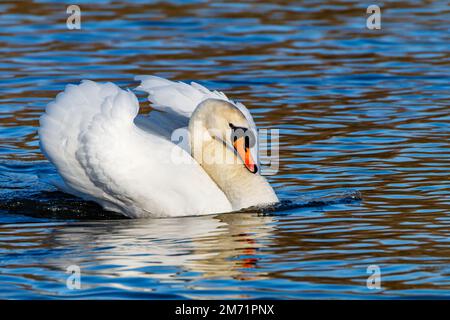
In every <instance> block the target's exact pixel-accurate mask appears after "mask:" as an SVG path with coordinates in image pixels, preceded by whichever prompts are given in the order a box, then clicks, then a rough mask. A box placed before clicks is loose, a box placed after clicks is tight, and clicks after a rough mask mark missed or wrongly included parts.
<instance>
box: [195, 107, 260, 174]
mask: <svg viewBox="0 0 450 320" xmlns="http://www.w3.org/2000/svg"><path fill="white" fill-rule="evenodd" d="M189 131H190V132H191V137H193V141H192V142H191V143H192V144H191V150H192V151H193V156H194V158H196V160H198V157H199V156H203V154H198V152H196V151H198V146H204V145H205V144H210V143H212V144H215V145H216V146H217V143H219V145H221V147H222V150H225V152H224V153H222V155H223V160H224V161H230V160H232V161H235V162H236V160H237V163H234V164H236V165H238V166H240V167H242V166H245V168H246V169H247V170H248V171H249V172H250V173H253V174H254V173H257V172H258V164H257V149H256V147H257V143H256V127H255V125H254V122H253V119H252V118H251V115H250V113H248V111H247V110H246V109H245V110H243V109H241V108H239V107H238V106H236V105H234V104H232V103H230V102H227V101H225V100H219V99H207V100H205V101H203V102H202V103H200V104H199V105H198V106H197V108H196V110H195V111H194V113H193V114H192V116H191V120H190V122H189ZM200 132H201V133H202V134H201V135H199V134H198V133H200ZM216 149H217V147H216ZM227 153H228V155H229V154H230V153H231V154H234V157H227ZM217 158H218V157H217V154H215V160H217ZM226 163H228V164H230V162H226Z"/></svg>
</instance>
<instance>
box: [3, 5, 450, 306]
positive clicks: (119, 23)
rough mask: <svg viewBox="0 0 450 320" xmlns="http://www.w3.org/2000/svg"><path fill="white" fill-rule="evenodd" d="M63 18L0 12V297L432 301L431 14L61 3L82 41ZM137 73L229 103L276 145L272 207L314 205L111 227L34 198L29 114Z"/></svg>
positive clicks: (435, 146) (444, 71)
mask: <svg viewBox="0 0 450 320" xmlns="http://www.w3.org/2000/svg"><path fill="white" fill-rule="evenodd" d="M68 4H72V1H69V2H66V3H64V2H62V1H54V2H52V1H35V2H32V1H2V3H1V4H0V12H1V13H2V14H1V19H0V30H2V31H1V33H0V43H1V46H0V81H1V88H2V90H1V92H2V94H1V95H0V139H1V140H0V198H1V205H0V298H20V299H23V298H195V299H200V298H214V299H216V298H388V297H449V295H450V267H449V262H450V215H449V213H450V179H449V172H450V161H449V160H450V147H449V145H450V144H449V142H450V139H449V138H450V125H449V124H450V111H449V110H450V109H449V107H450V106H449V105H450V103H449V102H450V99H449V89H450V85H449V82H450V81H449V80H450V79H449V78H450V77H449V74H450V63H449V62H450V50H449V49H450V45H449V43H450V42H449V41H450V39H449V34H450V32H449V31H450V30H449V29H450V28H449V24H448V21H449V20H450V19H449V18H450V13H449V9H448V3H447V1H413V0H410V1H395V2H394V1H384V2H383V4H382V29H381V30H368V29H366V17H367V15H366V13H365V11H366V8H367V6H368V5H369V4H373V1H370V3H369V2H367V3H364V2H363V1H328V2H327V4H325V2H324V3H322V4H321V3H320V2H318V1H313V2H310V1H267V0H265V1H248V0H247V1H240V2H239V4H237V3H233V2H224V3H219V2H217V1H214V2H208V1H170V2H160V3H156V2H155V3H150V4H149V3H148V1H141V2H137V1H136V2H132V3H125V2H120V1H114V2H109V1H102V2H98V3H96V4H93V1H77V4H79V5H80V7H81V9H82V29H81V30H67V28H66V24H65V20H66V17H67V14H66V6H67V5H68ZM138 74H157V75H160V76H163V77H167V78H170V79H177V80H196V81H198V82H200V83H202V84H204V85H206V86H208V87H211V88H214V89H219V90H222V91H225V92H226V93H227V94H228V95H229V96H230V97H232V98H233V99H236V100H240V101H242V102H244V103H245V104H246V105H247V106H248V107H249V109H250V110H251V111H252V113H253V115H254V118H255V120H256V122H257V124H258V126H259V127H260V128H279V129H280V133H281V150H280V156H281V165H280V170H279V172H278V174H277V175H274V176H270V177H269V180H270V182H271V183H272V185H273V186H274V187H275V188H276V191H277V193H278V195H279V197H280V198H282V199H284V200H286V201H289V200H291V201H300V200H301V201H300V203H301V204H308V203H310V204H311V202H310V201H313V203H312V204H311V205H304V206H299V207H292V208H290V209H289V210H274V211H273V212H270V214H261V213H258V212H247V213H236V214H223V215H218V216H203V217H189V218H179V219H153V220H151V219H150V220H129V219H120V217H119V216H117V215H111V214H108V213H106V212H103V211H102V210H101V209H99V207H97V206H96V205H94V204H90V203H86V202H83V201H81V200H78V199H75V198H72V197H69V196H66V195H64V194H62V193H59V192H57V191H55V189H53V188H52V187H50V186H48V185H46V184H45V183H44V182H43V181H42V180H41V179H39V176H45V175H48V174H50V173H54V169H53V168H52V167H51V166H50V165H49V163H48V162H47V161H46V160H45V158H44V157H43V156H42V154H41V153H40V151H39V146H38V141H37V133H36V129H37V126H38V117H39V116H40V115H41V114H42V112H43V110H44V107H45V105H46V104H47V103H48V102H49V101H51V99H53V98H54V96H55V95H56V94H57V93H58V92H59V91H62V90H63V89H64V86H65V85H66V84H67V83H78V82H79V81H80V80H81V79H93V80H97V81H113V82H116V83H118V84H119V85H121V86H122V87H124V88H126V87H130V88H133V87H135V86H136V85H137V83H136V82H134V81H133V80H132V79H133V77H134V76H135V75H138ZM140 100H141V109H142V112H147V111H148V110H149V108H148V106H147V104H146V102H145V98H144V97H143V96H142V95H140ZM358 191H359V192H361V194H362V196H363V199H362V200H361V201H329V202H327V201H322V202H321V201H320V200H321V199H330V197H331V198H333V197H334V198H337V199H342V197H344V198H345V195H349V194H350V195H352V192H358ZM353 194H354V193H353ZM317 200H319V201H317ZM344 200H345V199H344ZM302 201H303V202H302ZM314 201H315V202H314ZM70 265H78V266H79V267H80V268H81V290H69V289H68V288H67V287H66V279H67V277H68V274H67V273H66V268H67V267H68V266H70ZM370 265H376V266H378V267H379V268H380V270H381V289H379V290H370V289H368V288H367V286H366V281H367V278H368V276H369V275H370V274H368V273H367V268H368V266H370Z"/></svg>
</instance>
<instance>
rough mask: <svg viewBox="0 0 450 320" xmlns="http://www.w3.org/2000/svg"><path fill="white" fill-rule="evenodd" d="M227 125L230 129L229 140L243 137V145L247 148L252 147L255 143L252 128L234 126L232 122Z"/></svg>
mask: <svg viewBox="0 0 450 320" xmlns="http://www.w3.org/2000/svg"><path fill="white" fill-rule="evenodd" d="M229 125H230V128H231V129H232V132H231V141H233V143H234V142H235V141H236V140H238V139H239V138H244V139H245V146H246V147H247V148H252V147H253V146H254V145H255V136H254V135H253V132H252V130H248V128H244V127H236V126H234V125H233V124H232V123H230V124H229Z"/></svg>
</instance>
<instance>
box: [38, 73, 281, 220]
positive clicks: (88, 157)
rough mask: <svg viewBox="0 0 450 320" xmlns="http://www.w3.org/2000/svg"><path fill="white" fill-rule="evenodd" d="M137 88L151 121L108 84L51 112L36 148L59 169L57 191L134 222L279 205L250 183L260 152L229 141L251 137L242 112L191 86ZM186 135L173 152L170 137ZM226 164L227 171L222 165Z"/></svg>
mask: <svg viewBox="0 0 450 320" xmlns="http://www.w3.org/2000/svg"><path fill="white" fill-rule="evenodd" d="M138 80H141V85H140V86H139V87H138V89H140V90H142V91H146V92H147V93H148V99H149V100H150V102H151V103H152V107H153V109H154V110H152V111H151V112H150V113H149V114H148V115H138V111H139V103H138V100H137V98H136V96H135V95H134V94H133V93H132V92H131V91H129V90H128V91H125V90H122V89H120V88H119V87H118V86H116V85H114V84H112V83H96V82H93V81H82V82H81V84H79V85H67V86H66V89H65V91H64V92H62V93H59V94H58V95H57V97H56V99H55V100H54V101H52V102H51V103H50V104H48V106H47V107H46V110H45V113H44V114H43V115H42V116H41V118H40V128H39V138H40V146H41V150H42V151H43V153H44V155H45V156H46V157H47V158H48V159H49V160H50V162H52V163H53V165H54V166H55V167H56V169H57V172H58V174H59V178H58V179H56V180H54V181H53V183H54V184H55V185H56V186H57V187H58V188H59V189H61V190H62V191H64V192H67V193H70V194H72V195H75V196H78V197H81V198H83V199H86V200H91V201H95V202H97V203H99V204H100V205H101V206H103V208H105V209H106V210H111V211H116V212H120V213H122V214H124V215H126V216H128V217H132V218H137V217H149V216H152V217H170V216H186V215H202V214H211V213H223V212H230V211H235V210H239V209H242V208H247V207H251V206H259V205H265V204H270V203H275V202H278V198H277V196H276V195H275V193H274V191H273V189H272V188H271V186H270V185H269V183H268V182H267V181H266V179H265V178H264V177H263V176H261V175H259V174H257V173H256V170H257V162H256V161H254V160H253V161H252V159H257V156H256V153H255V149H256V148H248V146H247V145H244V144H243V141H244V139H235V140H232V139H231V137H230V136H229V135H228V134H225V133H226V132H227V130H229V128H230V127H233V128H237V127H239V128H244V129H245V130H250V131H252V132H255V133H256V126H255V124H254V122H253V119H252V117H251V115H250V113H249V111H248V110H247V109H246V108H245V107H244V106H243V105H242V104H240V103H234V102H232V101H231V100H229V99H228V98H227V97H226V96H225V95H224V94H223V93H220V92H217V91H210V90H208V89H206V88H205V87H203V86H201V85H199V84H196V83H191V85H188V84H185V83H182V82H172V81H169V80H166V79H163V78H159V77H155V76H143V77H138ZM182 128H185V129H184V131H183V132H187V133H188V135H187V137H184V139H183V143H179V144H177V143H174V142H173V141H172V138H173V134H174V132H177V130H182ZM233 130H235V129H233ZM255 137H256V134H255ZM246 141H247V140H246ZM238 142H241V143H238ZM239 152H240V153H239ZM224 155H225V156H226V157H228V158H227V159H231V160H232V161H223V159H221V158H223V156H224ZM205 159H207V160H205Z"/></svg>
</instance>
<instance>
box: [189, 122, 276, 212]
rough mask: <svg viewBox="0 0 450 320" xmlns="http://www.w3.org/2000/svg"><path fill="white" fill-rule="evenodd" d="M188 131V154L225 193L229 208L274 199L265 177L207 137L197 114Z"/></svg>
mask: <svg viewBox="0 0 450 320" xmlns="http://www.w3.org/2000/svg"><path fill="white" fill-rule="evenodd" d="M189 133H190V145H191V155H192V156H193V158H194V159H195V160H196V161H197V162H198V163H199V164H200V165H201V166H202V167H203V169H204V170H205V171H206V172H207V173H208V175H209V176H210V177H211V179H213V180H214V182H215V183H216V184H217V186H218V187H219V188H220V189H221V190H222V191H223V192H224V193H225V195H226V196H227V198H228V200H229V201H230V203H231V205H232V207H233V210H239V209H243V208H248V207H252V206H262V205H267V204H271V203H276V202H278V198H277V196H276V194H275V192H274V191H273V189H272V187H271V186H270V184H269V183H268V182H267V181H266V179H265V178H264V177H263V176H261V175H259V174H254V173H251V172H250V171H248V170H247V168H245V166H244V164H243V163H242V161H241V160H240V159H239V158H238V157H237V156H236V154H235V153H234V152H233V151H232V150H230V149H229V148H227V147H226V145H225V144H224V143H223V142H222V141H220V140H217V139H215V138H213V137H211V135H210V134H209V132H208V130H207V128H206V126H205V124H204V121H202V118H201V117H192V118H191V121H190V122H189ZM225 159H226V161H225ZM230 160H231V161H230Z"/></svg>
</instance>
